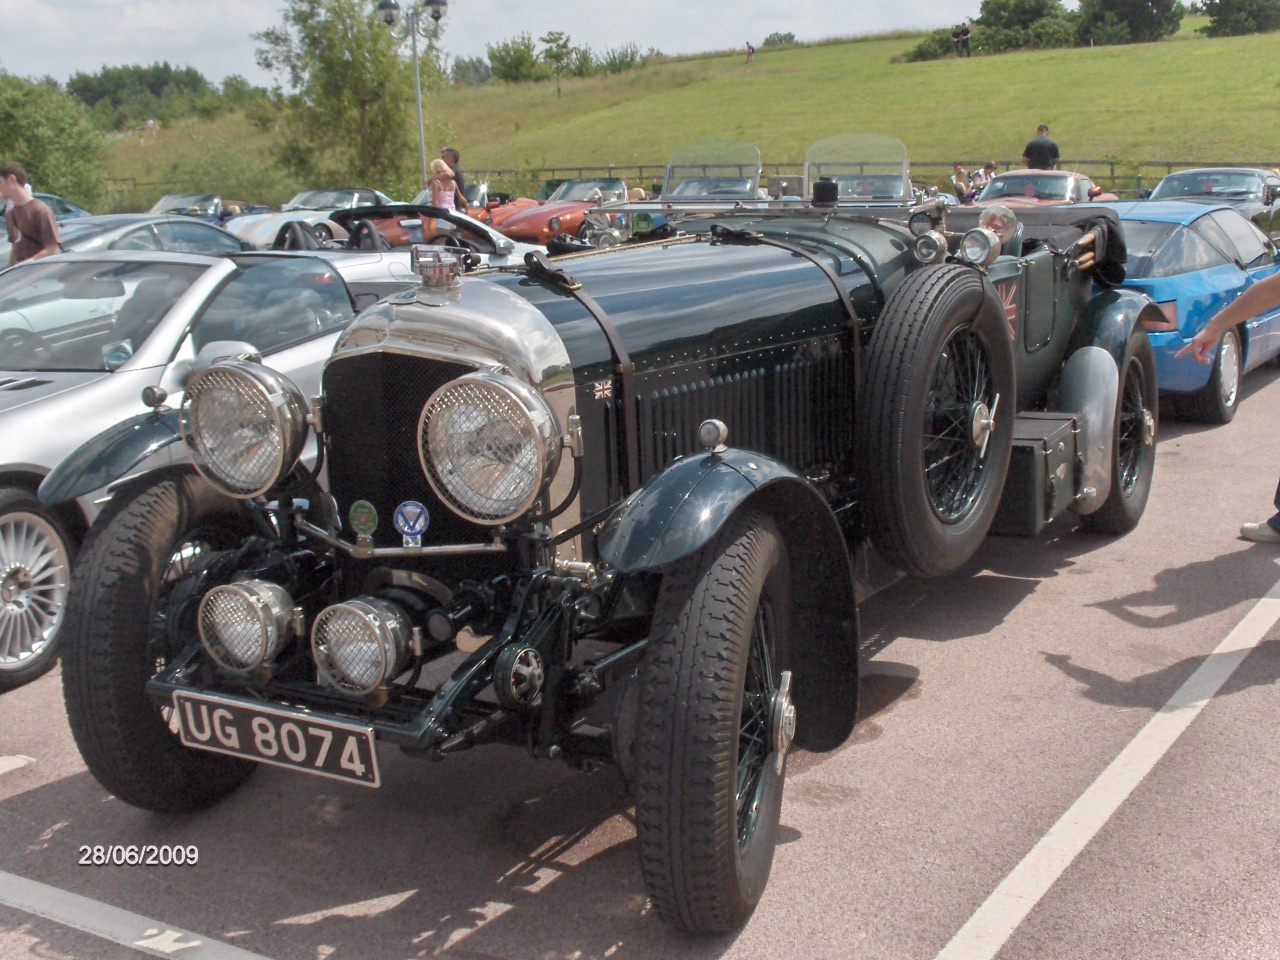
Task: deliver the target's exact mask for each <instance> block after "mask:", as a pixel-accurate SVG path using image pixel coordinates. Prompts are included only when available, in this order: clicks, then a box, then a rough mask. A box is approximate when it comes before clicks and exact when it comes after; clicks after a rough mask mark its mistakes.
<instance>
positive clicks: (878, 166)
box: [804, 133, 911, 200]
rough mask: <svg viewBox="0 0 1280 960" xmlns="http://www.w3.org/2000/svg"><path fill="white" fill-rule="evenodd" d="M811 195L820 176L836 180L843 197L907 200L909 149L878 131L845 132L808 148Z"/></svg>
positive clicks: (805, 161)
mask: <svg viewBox="0 0 1280 960" xmlns="http://www.w3.org/2000/svg"><path fill="white" fill-rule="evenodd" d="M804 170H805V182H806V183H807V184H808V185H809V191H808V195H809V196H812V195H813V184H814V183H815V182H816V181H817V180H820V179H824V178H825V179H829V180H834V181H835V182H836V184H837V185H838V195H839V197H840V198H841V199H866V200H905V199H907V198H909V197H910V196H911V174H910V171H909V169H908V167H907V148H906V147H905V146H903V144H902V142H901V141H900V140H896V139H894V138H893V137H886V136H882V135H881V134H875V133H842V134H837V135H836V136H833V137H827V138H825V139H823V140H819V141H818V142H817V143H815V144H813V145H812V146H811V147H809V149H808V150H807V151H805V158H804Z"/></svg>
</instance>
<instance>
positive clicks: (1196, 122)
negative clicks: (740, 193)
mask: <svg viewBox="0 0 1280 960" xmlns="http://www.w3.org/2000/svg"><path fill="white" fill-rule="evenodd" d="M1203 22H1204V21H1203V20H1197V19H1194V18H1188V19H1187V20H1186V21H1184V24H1183V29H1182V31H1181V32H1180V33H1179V35H1178V36H1177V37H1175V38H1173V39H1171V40H1169V41H1166V42H1163V43H1154V44H1134V45H1130V46H1122V47H1098V48H1092V49H1089V48H1081V49H1071V50H1051V51H1042V52H1026V53H1012V54H1005V55H1002V56H994V57H973V58H971V59H964V60H955V59H948V60H941V61H932V62H926V63H898V62H894V61H895V59H897V58H899V57H900V56H901V55H902V54H903V53H905V52H906V51H907V50H909V49H910V48H911V47H913V46H914V45H915V44H916V43H917V42H918V41H919V36H918V35H914V34H899V35H891V36H878V37H868V38H860V39H850V40H843V41H832V42H828V43H824V44H820V45H813V46H801V47H792V48H786V49H773V48H765V49H762V50H759V51H757V54H756V57H755V60H754V62H752V63H751V64H747V63H745V58H744V56H743V55H742V54H741V53H740V52H738V51H734V52H732V53H720V54H706V55H702V56H696V57H687V58H680V59H673V60H669V61H665V62H660V63H655V64H651V65H649V66H647V67H646V68H644V69H642V70H638V71H635V72H633V73H629V74H623V75H616V76H611V77H599V78H590V79H583V80H578V79H566V80H564V81H562V87H563V91H564V93H563V96H562V97H560V98H559V99H557V97H556V88H555V83H554V82H553V81H548V82H544V83H537V84H520V85H503V84H494V85H488V86H485V87H479V88H465V87H464V88H451V89H448V90H445V91H443V92H439V93H433V94H431V95H429V96H428V97H427V99H426V101H425V108H426V112H427V122H428V127H429V131H428V147H429V149H430V150H431V152H432V153H434V151H435V149H436V147H437V146H438V145H439V144H440V143H441V141H442V140H444V139H448V140H450V141H451V142H452V143H454V145H456V146H457V147H458V148H459V150H460V151H461V152H462V157H463V166H464V168H465V169H467V170H468V171H483V170H491V171H516V173H515V174H514V176H517V177H520V176H523V178H524V179H525V180H526V181H527V180H530V179H532V177H533V176H534V171H540V170H542V169H545V168H552V167H586V166H605V165H615V166H619V167H634V166H636V165H641V164H644V165H653V166H660V165H661V164H662V163H663V162H664V160H665V159H666V157H667V155H668V153H669V151H670V149H671V148H672V147H673V146H676V145H678V144H680V143H683V142H687V141H690V140H696V139H702V138H705V137H733V138H737V139H743V140H749V141H751V142H753V143H755V144H757V145H758V146H759V147H760V149H761V152H762V154H763V156H764V159H765V161H766V162H767V163H791V162H798V161H800V160H801V159H802V158H803V156H804V151H805V148H806V147H807V146H808V145H809V144H810V143H813V142H814V141H816V140H818V139H821V138H822V137H825V136H829V135H831V134H834V133H844V132H851V131H868V132H877V133H885V134H889V135H891V136H894V137H897V138H898V139H900V140H902V141H903V142H904V143H905V144H906V145H907V149H908V153H909V155H910V156H911V158H912V160H913V165H914V166H915V167H916V169H917V172H918V173H922V174H924V175H925V176H927V177H929V178H930V179H936V180H939V181H941V180H943V179H945V173H944V169H945V168H946V167H949V165H950V164H951V163H952V162H954V161H955V160H959V161H961V162H964V163H966V164H971V163H974V162H979V161H981V160H985V159H995V160H996V161H997V162H1000V163H1002V164H1003V163H1006V162H1013V161H1016V160H1017V158H1018V157H1019V156H1020V154H1021V152H1022V146H1023V144H1025V143H1026V141H1027V139H1028V138H1029V137H1030V136H1032V135H1033V134H1034V132H1035V127H1036V124H1037V123H1040V122H1042V121H1043V122H1047V123H1049V124H1050V125H1051V127H1052V132H1053V136H1054V137H1055V138H1056V139H1057V140H1058V142H1059V144H1060V145H1061V148H1062V153H1063V158H1064V165H1066V166H1073V165H1080V166H1082V167H1087V169H1088V170H1089V172H1091V173H1092V174H1093V175H1094V176H1095V177H1098V178H1100V179H1102V180H1107V179H1108V177H1109V175H1110V171H1111V170H1112V169H1115V171H1116V177H1117V180H1119V181H1123V182H1125V183H1128V182H1131V181H1132V179H1133V177H1134V175H1135V174H1137V173H1138V172H1140V171H1139V165H1140V164H1148V166H1146V167H1145V168H1143V169H1142V170H1141V172H1142V173H1143V174H1144V176H1145V177H1146V178H1147V179H1148V181H1149V182H1154V179H1153V178H1158V177H1159V176H1161V175H1163V173H1164V172H1165V170H1166V166H1165V164H1174V165H1185V164H1187V163H1189V162H1193V161H1215V162H1235V163H1255V162H1256V163H1265V165H1267V166H1275V165H1276V164H1277V163H1280V138H1278V137H1277V133H1280V122H1278V121H1277V120H1276V119H1275V114H1274V110H1275V103H1274V101H1275V99H1276V95H1277V92H1280V84H1278V82H1277V80H1278V78H1277V70H1276V68H1275V43H1276V37H1275V35H1262V36H1252V37H1237V38H1230V39H1208V38H1205V37H1203V36H1201V35H1199V34H1197V33H1195V32H1194V28H1195V27H1196V26H1198V25H1200V24H1202V23H1203ZM270 145H271V137H270V135H268V134H262V133H260V132H258V131H255V130H252V129H251V128H250V126H249V125H248V124H247V123H246V122H245V121H243V120H241V119H238V118H226V119H222V120H220V121H217V122H216V123H210V122H196V121H192V123H191V125H190V126H189V127H178V128H175V129H169V130H164V131H160V133H159V134H158V136H157V138H156V140H155V141H154V142H139V140H138V139H137V138H136V137H131V138H126V139H122V140H121V141H120V142H119V143H117V145H116V147H115V150H114V153H113V161H112V163H113V174H112V175H113V176H115V177H122V178H133V179H134V180H136V181H142V182H146V181H151V180H170V181H173V180H180V179H184V178H187V177H191V176H192V175H193V174H194V175H196V178H195V179H196V180H197V181H198V182H200V183H209V184H222V183H224V182H226V181H228V180H230V181H231V184H230V185H229V186H227V187H221V189H223V190H224V192H226V193H228V194H236V195H244V194H253V195H254V196H255V197H256V196H264V195H267V196H269V199H271V200H273V201H276V202H278V201H279V200H280V199H282V198H283V197H282V196H281V194H287V193H288V192H289V191H290V190H291V188H292V187H293V186H294V185H293V184H289V183H286V182H285V179H284V178H283V177H282V176H280V175H279V174H278V172H277V173H273V172H272V169H271V168H272V164H271V161H270ZM246 159H247V160H248V161H249V163H248V164H246V163H245V161H246ZM1083 161H1095V162H1096V161H1108V162H1107V163H1105V164H1103V165H1101V166H1098V165H1097V164H1096V163H1094V164H1084V163H1083ZM237 170H238V171H239V172H238V173H237ZM503 176H504V177H506V178H507V179H510V178H511V176H513V174H503ZM237 181H238V182H237ZM374 186H380V187H384V188H387V187H390V188H391V189H390V190H389V192H391V193H393V194H396V193H407V192H408V190H410V189H411V186H412V185H394V184H391V185H384V184H374ZM254 190H257V191H259V192H258V193H256V194H254V193H253V191H254ZM151 192H152V193H156V194H158V192H162V191H156V190H152V191H151Z"/></svg>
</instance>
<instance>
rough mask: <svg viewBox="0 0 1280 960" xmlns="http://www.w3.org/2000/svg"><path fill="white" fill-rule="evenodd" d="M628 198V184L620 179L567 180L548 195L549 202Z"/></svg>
mask: <svg viewBox="0 0 1280 960" xmlns="http://www.w3.org/2000/svg"><path fill="white" fill-rule="evenodd" d="M626 198H627V185H626V184H625V183H623V182H622V181H621V180H618V179H610V180H566V181H565V182H564V183H562V184H560V186H558V187H556V189H555V192H554V193H552V194H551V196H549V197H547V202H548V203H554V202H555V201H557V200H585V201H590V202H592V203H602V202H604V201H606V200H625V199H626Z"/></svg>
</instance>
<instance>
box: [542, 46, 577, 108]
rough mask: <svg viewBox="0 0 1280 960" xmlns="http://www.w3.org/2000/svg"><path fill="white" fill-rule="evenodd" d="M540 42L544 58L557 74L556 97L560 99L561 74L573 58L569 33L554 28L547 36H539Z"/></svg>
mask: <svg viewBox="0 0 1280 960" xmlns="http://www.w3.org/2000/svg"><path fill="white" fill-rule="evenodd" d="M538 42H539V43H541V44H543V48H542V59H543V60H545V61H546V62H547V63H548V64H550V66H551V72H552V73H554V74H555V77H556V98H557V99H559V97H560V74H562V73H564V71H565V68H566V67H568V66H569V62H570V61H571V60H572V59H573V45H572V44H571V43H570V42H569V35H568V34H566V33H561V32H560V31H559V30H552V31H551V32H550V33H548V34H547V35H546V36H544V37H539V38H538Z"/></svg>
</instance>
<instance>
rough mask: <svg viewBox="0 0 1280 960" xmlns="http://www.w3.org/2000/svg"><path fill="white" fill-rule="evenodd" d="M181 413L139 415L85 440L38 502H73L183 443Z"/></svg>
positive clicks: (46, 482)
mask: <svg viewBox="0 0 1280 960" xmlns="http://www.w3.org/2000/svg"><path fill="white" fill-rule="evenodd" d="M180 417H181V413H180V412H179V411H178V410H176V409H170V408H168V407H164V408H161V409H160V410H153V411H151V412H148V413H140V414H138V415H137V416H136V417H131V418H130V419H128V420H124V421H122V422H120V423H117V424H115V425H114V426H111V427H108V428H107V429H106V430H103V431H102V433H100V434H98V435H97V436H96V437H93V438H92V439H90V440H86V441H85V442H84V443H83V444H82V445H81V446H80V447H78V448H77V449H76V450H75V451H73V452H72V453H71V454H70V455H69V456H68V457H67V458H66V459H65V460H63V461H62V462H61V463H59V464H58V465H57V466H56V467H54V468H53V470H51V471H50V472H49V475H48V476H47V477H45V478H44V480H43V481H42V482H41V484H40V490H39V497H40V502H41V503H45V504H49V505H53V504H57V503H63V502H65V501H67V500H74V499H75V498H76V497H82V496H84V495H85V494H86V493H90V492H92V491H94V490H100V489H101V488H103V487H105V486H107V485H108V484H110V483H113V482H114V481H116V480H119V479H120V478H121V477H124V476H128V474H129V473H130V472H131V471H132V470H133V469H134V468H135V467H136V466H137V465H138V464H140V463H141V462H142V461H144V460H146V459H147V458H148V457H150V456H152V455H153V454H154V453H156V452H157V451H159V450H162V449H163V448H165V447H167V446H168V445H169V444H171V443H175V442H177V441H178V440H180V439H182V434H181V432H180V429H179V422H180Z"/></svg>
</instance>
